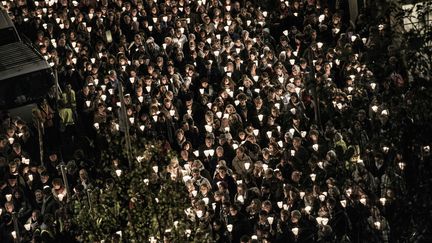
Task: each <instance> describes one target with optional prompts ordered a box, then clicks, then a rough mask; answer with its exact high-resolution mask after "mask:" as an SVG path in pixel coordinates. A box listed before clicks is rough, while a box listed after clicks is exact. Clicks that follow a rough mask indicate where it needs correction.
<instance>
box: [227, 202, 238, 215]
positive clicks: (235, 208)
mask: <svg viewBox="0 0 432 243" xmlns="http://www.w3.org/2000/svg"><path fill="white" fill-rule="evenodd" d="M229 211H230V215H231V216H237V214H238V212H239V206H237V205H236V204H232V205H231V206H230V208H229Z"/></svg>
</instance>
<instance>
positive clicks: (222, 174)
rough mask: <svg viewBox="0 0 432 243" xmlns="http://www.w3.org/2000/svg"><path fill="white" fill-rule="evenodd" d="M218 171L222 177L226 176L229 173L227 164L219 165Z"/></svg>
mask: <svg viewBox="0 0 432 243" xmlns="http://www.w3.org/2000/svg"><path fill="white" fill-rule="evenodd" d="M218 173H219V176H220V177H221V178H225V176H226V174H227V168H226V167H225V166H219V168H218Z"/></svg>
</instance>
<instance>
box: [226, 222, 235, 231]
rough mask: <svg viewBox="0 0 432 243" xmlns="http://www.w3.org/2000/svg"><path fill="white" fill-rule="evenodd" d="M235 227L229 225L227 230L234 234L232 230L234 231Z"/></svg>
mask: <svg viewBox="0 0 432 243" xmlns="http://www.w3.org/2000/svg"><path fill="white" fill-rule="evenodd" d="M233 227H234V226H233V225H232V224H229V225H227V230H228V232H230V233H231V232H232V230H233Z"/></svg>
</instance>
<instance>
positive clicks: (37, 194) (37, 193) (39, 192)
mask: <svg viewBox="0 0 432 243" xmlns="http://www.w3.org/2000/svg"><path fill="white" fill-rule="evenodd" d="M34 195H35V199H36V202H40V201H42V199H43V193H42V190H40V189H36V190H35V192H34Z"/></svg>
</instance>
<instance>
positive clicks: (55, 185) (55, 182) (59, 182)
mask: <svg viewBox="0 0 432 243" xmlns="http://www.w3.org/2000/svg"><path fill="white" fill-rule="evenodd" d="M52 186H53V188H54V190H60V189H61V188H62V187H63V182H62V180H61V179H60V178H55V179H54V180H53V181H52Z"/></svg>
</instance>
